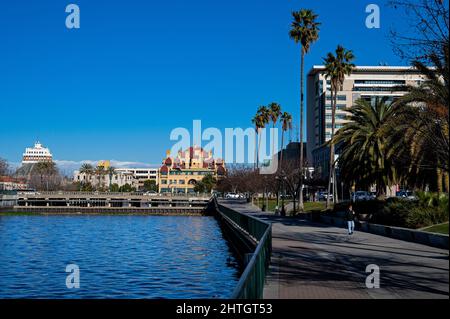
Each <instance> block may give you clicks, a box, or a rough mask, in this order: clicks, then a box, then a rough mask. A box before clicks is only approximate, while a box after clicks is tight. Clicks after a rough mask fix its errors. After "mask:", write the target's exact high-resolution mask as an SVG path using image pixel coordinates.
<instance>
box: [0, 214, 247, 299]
mask: <svg viewBox="0 0 450 319" xmlns="http://www.w3.org/2000/svg"><path fill="white" fill-rule="evenodd" d="M68 264H76V265H77V266H78V267H79V269H80V288H78V289H76V288H72V289H68V288H67V286H66V277H67V276H68V275H69V273H66V266H67V265H68ZM238 276H239V269H238V265H237V262H236V259H235V257H234V256H233V254H232V252H231V250H230V248H229V246H228V244H227V242H226V241H225V239H224V238H223V235H222V232H221V230H220V228H219V225H218V224H217V221H216V220H215V219H214V218H213V217H188V216H86V215H85V216H0V298H227V297H230V295H231V293H232V291H233V289H234V287H235V286H236V283H237V281H238Z"/></svg>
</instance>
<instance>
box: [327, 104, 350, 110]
mask: <svg viewBox="0 0 450 319" xmlns="http://www.w3.org/2000/svg"><path fill="white" fill-rule="evenodd" d="M346 107H347V104H336V108H337V109H338V110H343V109H345V108H346ZM325 109H327V110H331V104H325Z"/></svg>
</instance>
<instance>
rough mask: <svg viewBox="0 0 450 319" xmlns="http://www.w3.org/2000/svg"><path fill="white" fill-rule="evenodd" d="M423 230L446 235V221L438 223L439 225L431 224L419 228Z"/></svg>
mask: <svg viewBox="0 0 450 319" xmlns="http://www.w3.org/2000/svg"><path fill="white" fill-rule="evenodd" d="M421 230H423V231H426V232H430V233H439V234H446V235H448V222H447V223H444V224H439V225H433V226H430V227H426V228H423V229H421Z"/></svg>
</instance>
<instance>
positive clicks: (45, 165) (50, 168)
mask: <svg viewBox="0 0 450 319" xmlns="http://www.w3.org/2000/svg"><path fill="white" fill-rule="evenodd" d="M33 169H34V170H35V171H36V172H37V174H38V175H39V176H40V187H41V189H43V188H44V186H43V184H44V177H45V184H46V187H45V189H46V190H47V191H48V190H49V179H50V177H51V176H53V175H55V174H56V173H57V172H58V169H57V168H56V164H55V162H38V163H36V165H35V166H34V168H33Z"/></svg>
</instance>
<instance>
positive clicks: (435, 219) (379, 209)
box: [333, 192, 449, 228]
mask: <svg viewBox="0 0 450 319" xmlns="http://www.w3.org/2000/svg"><path fill="white" fill-rule="evenodd" d="M417 197H418V200H409V199H402V198H396V197H392V198H388V199H386V200H384V201H383V200H378V199H377V200H370V201H361V202H356V203H354V204H353V209H354V210H355V212H356V214H357V215H358V216H360V215H362V214H365V215H368V217H367V218H366V220H367V221H369V222H371V223H375V224H382V225H388V226H398V227H408V228H421V227H426V226H431V225H434V224H439V223H443V222H446V221H448V220H449V198H448V195H447V194H443V193H441V194H437V193H430V192H428V193H425V192H418V193H417ZM347 208H348V202H346V203H339V204H336V205H335V207H334V209H333V214H335V213H336V212H339V211H345V210H346V209H347Z"/></svg>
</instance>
